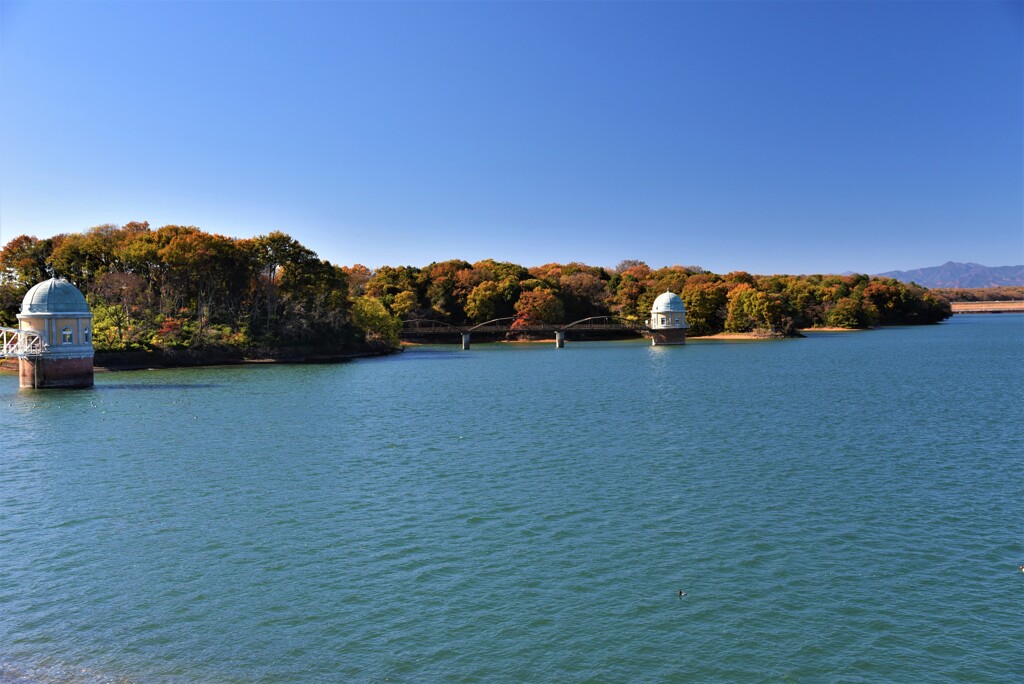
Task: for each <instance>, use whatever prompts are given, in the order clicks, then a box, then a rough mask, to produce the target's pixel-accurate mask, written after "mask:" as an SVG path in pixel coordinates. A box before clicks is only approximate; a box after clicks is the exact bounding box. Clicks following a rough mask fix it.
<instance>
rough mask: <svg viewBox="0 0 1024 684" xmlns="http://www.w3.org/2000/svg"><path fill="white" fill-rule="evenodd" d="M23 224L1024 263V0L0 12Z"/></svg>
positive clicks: (9, 215)
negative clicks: (134, 224) (140, 223)
mask: <svg viewBox="0 0 1024 684" xmlns="http://www.w3.org/2000/svg"><path fill="white" fill-rule="evenodd" d="M0 22H2V23H0V149H2V154H0V242H7V241H8V240H10V239H11V238H13V237H15V236H17V235H19V234H22V233H28V234H33V235H37V236H38V237H46V236H49V235H53V234H56V233H60V232H72V231H80V230H84V229H86V228H88V227H90V226H93V225H98V224H102V223H117V224H122V223H126V222H128V221H132V220H148V221H149V222H150V224H151V225H152V226H153V227H158V226H161V225H164V224H167V223H177V224H189V225H196V226H199V227H201V228H203V229H205V230H208V231H211V232H218V233H222V234H225V235H233V236H252V235H257V234H262V233H267V232H269V231H272V230H283V231H285V232H287V233H289V234H291V235H292V236H293V237H295V238H296V239H298V240H299V241H300V242H302V243H303V244H305V245H306V246H308V247H310V248H311V249H313V250H315V251H316V252H318V253H319V254H320V256H321V257H323V258H326V259H330V260H331V261H334V262H335V263H339V264H352V263H357V262H358V263H363V264H366V265H368V266H371V267H375V266H379V265H381V264H392V265H398V264H412V265H425V264H427V263H429V262H431V261H434V260H442V259H448V258H463V259H467V260H470V261H474V260H477V259H482V258H487V257H492V258H495V259H500V260H509V261H515V262H518V263H522V264H525V265H538V264H543V263H547V262H551V261H561V262H567V261H584V262H587V263H591V264H597V265H606V266H612V265H614V264H616V263H617V262H618V261H620V260H622V259H643V260H645V261H647V262H648V263H649V264H651V265H652V266H663V265H672V264H697V265H701V266H704V267H705V268H708V269H711V270H714V271H717V272H727V271H731V270H738V269H742V270H748V271H751V272H756V273H810V272H842V271H847V270H853V271H861V272H881V271H887V270H893V269H908V268H917V267H922V266H931V265H937V264H940V263H942V262H945V261H947V260H954V261H975V262H979V263H983V264H987V265H993V266H995V265H1005V264H1019V263H1024V39H1022V35H1024V4H1022V3H1021V2H1001V3H1000V2H937V3H931V2H796V1H791V2H754V3H747V2H677V3H654V2H649V3H612V2H602V3H596V2H594V3H591V2H560V3H555V2H529V3H528V2H500V3H499V2H493V3H468V2H444V3H430V2H411V3H407V2H386V3H357V2H318V3H295V2H289V3H272V2H261V3H243V2H217V3H212V2H211V3H203V2H190V3H165V2H140V3H118V2H102V3H98V2H97V3H93V2H77V3H58V2H43V3H20V2H10V1H9V0H2V2H0Z"/></svg>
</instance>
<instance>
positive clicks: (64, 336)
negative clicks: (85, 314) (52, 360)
mask: <svg viewBox="0 0 1024 684" xmlns="http://www.w3.org/2000/svg"><path fill="white" fill-rule="evenodd" d="M73 341H74V340H73V338H72V335H71V328H70V327H67V326H65V327H64V329H63V330H61V331H60V343H61V344H71V343H72V342H73Z"/></svg>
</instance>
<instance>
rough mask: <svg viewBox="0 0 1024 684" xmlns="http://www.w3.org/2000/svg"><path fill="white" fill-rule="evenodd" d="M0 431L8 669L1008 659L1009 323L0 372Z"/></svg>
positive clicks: (719, 671) (86, 676)
mask: <svg viewBox="0 0 1024 684" xmlns="http://www.w3.org/2000/svg"><path fill="white" fill-rule="evenodd" d="M0 438H2V444H3V451H2V453H0V681H2V682H5V683H10V682H18V683H20V682H30V681H31V682H37V681H38V682H51V681H56V682H68V683H77V682H86V683H91V682H211V683H214V682H215V683H225V684H232V683H236V682H238V683H241V682H348V681H353V682H364V681H371V682H382V681H395V682H441V681H445V682H451V681H458V682H547V681H551V682H554V681H558V682H582V681H600V682H634V681H652V682H653V681H666V682H669V681H699V682H707V681H728V682H747V681H752V682H757V681H793V682H820V681H849V682H856V681H864V682H877V681H882V680H887V681H893V680H895V681H905V682H915V681H929V682H942V681H949V682H954V681H955V682H1007V681H1020V680H1021V678H1022V676H1024V650H1022V649H1021V648H1020V646H1021V644H1022V643H1024V621H1022V620H1021V616H1022V614H1024V573H1021V572H1020V571H1019V570H1018V569H1017V565H1019V564H1021V563H1024V503H1022V501H1024V497H1022V495H1024V458H1022V455H1024V316H1018V315H1004V316H974V317H969V316H960V317H955V318H954V319H952V320H950V321H948V322H946V323H944V324H942V325H939V326H929V327H920V328H889V329H883V330H877V331H871V332H860V333H838V334H825V333H820V334H814V335H812V336H809V337H807V338H806V339H799V340H782V341H762V342H739V343H722V342H714V343H711V342H704V343H701V342H697V343H691V344H688V345H686V346H685V347H658V348H652V347H649V346H647V345H646V344H645V343H643V342H640V341H637V342H612V343H573V342H572V341H571V340H570V341H569V342H568V343H567V345H566V348H565V349H562V350H556V349H554V348H553V346H552V345H547V344H544V345H539V344H523V345H509V344H491V345H484V344H478V345H474V347H473V349H472V350H471V351H468V352H463V351H459V350H457V349H456V347H455V346H447V347H418V348H415V349H413V350H410V351H408V352H406V353H404V354H402V355H399V356H395V357H390V358H384V359H374V360H367V361H358V362H353V363H348V364H342V365H318V366H261V367H253V366H248V367H227V368H206V369H188V370H173V371H172V370H167V371H152V372H150V371H145V372H126V373H108V374H101V375H97V378H96V387H95V388H94V389H92V390H86V391H75V392H66V391H41V392H40V391H36V392H29V391H20V392H19V391H18V388H17V378H16V377H15V376H12V375H5V376H0ZM680 589H682V590H684V591H686V592H687V595H686V596H685V597H684V598H680V597H679V596H678V595H677V592H678V590H680Z"/></svg>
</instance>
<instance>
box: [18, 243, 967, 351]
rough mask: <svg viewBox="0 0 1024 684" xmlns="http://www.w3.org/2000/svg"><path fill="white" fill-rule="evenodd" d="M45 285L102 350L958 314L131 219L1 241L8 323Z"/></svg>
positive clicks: (898, 298) (884, 300)
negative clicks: (397, 255)
mask: <svg viewBox="0 0 1024 684" xmlns="http://www.w3.org/2000/svg"><path fill="white" fill-rule="evenodd" d="M51 275H59V276H63V277H66V278H68V279H69V280H70V281H72V282H73V283H74V284H75V285H76V286H78V287H79V288H80V289H81V290H82V291H83V292H84V293H85V294H86V297H87V299H88V300H89V302H90V305H91V306H92V309H93V313H94V315H95V319H94V339H95V341H96V344H97V346H98V347H99V348H104V349H149V348H161V347H162V348H169V347H203V346H229V347H235V348H238V347H241V348H245V349H248V348H260V347H280V346H287V345H327V346H330V347H333V348H339V347H345V346H346V345H357V344H364V343H366V342H367V341H377V342H379V343H384V344H390V345H394V344H397V340H398V333H399V330H400V326H401V321H402V320H411V319H432V320H438V321H443V322H446V323H449V324H452V325H466V324H478V323H484V322H486V321H490V320H495V319H510V325H511V327H512V328H513V329H517V328H518V329H522V328H526V329H528V328H529V327H530V326H531V325H533V324H538V323H546V324H558V323H568V322H572V321H578V320H581V319H584V318H588V317H591V316H616V317H619V318H621V319H624V320H627V321H635V322H641V323H642V322H643V321H645V320H646V318H647V316H648V313H649V312H650V309H651V305H652V303H653V301H654V299H655V298H656V297H657V296H658V295H659V294H661V293H662V292H665V291H672V292H675V293H677V294H678V295H679V296H680V297H681V298H682V300H683V302H684V303H685V305H686V309H687V319H688V322H689V324H690V326H691V327H690V332H691V334H693V335H709V334H715V333H719V332H723V331H735V332H754V333H758V334H765V335H782V336H785V335H793V334H795V333H796V331H797V330H798V329H801V328H809V327H815V326H836V327H842V328H865V327H873V326H876V325H893V324H918V323H935V322H938V321H941V320H943V319H945V318H947V317H948V316H950V314H951V311H950V306H949V303H948V302H947V301H946V299H945V298H942V297H939V296H937V295H936V294H935V293H933V292H930V291H928V290H926V289H925V288H922V287H918V286H917V285H913V284H905V283H902V282H899V281H897V280H893V279H890V278H871V277H869V276H866V275H844V276H838V275H809V276H791V275H770V276H760V275H752V274H750V273H746V272H743V271H735V272H732V273H727V274H725V275H717V274H714V273H709V272H707V271H705V270H704V269H702V268H700V267H697V266H671V267H665V268H659V269H652V268H651V267H650V266H648V265H647V264H645V263H643V262H642V261H635V260H630V261H623V262H620V263H619V264H618V265H617V266H616V267H614V268H604V267H600V266H589V265H587V264H582V263H575V262H574V263H568V264H556V263H551V264H545V265H543V266H536V267H531V268H526V267H523V266H520V265H518V264H513V263H508V262H502V261H495V260H493V259H486V260H483V261H478V262H476V263H469V262H467V261H462V260H458V259H453V260H449V261H443V262H435V263H432V264H429V265H427V266H425V267H422V268H421V267H415V266H382V267H381V268H379V269H377V270H376V271H373V270H371V269H369V268H367V267H365V266H362V265H360V264H356V265H354V266H346V267H339V266H335V265H333V264H331V263H329V262H327V261H323V260H321V259H319V258H318V257H317V255H316V254H315V253H314V252H312V251H311V250H309V249H308V248H306V247H304V246H303V245H301V244H299V243H298V242H297V241H296V240H294V239H292V238H291V237H289V236H288V235H286V234H284V233H281V232H273V233H270V234H268V235H261V236H258V237H255V238H249V239H235V238H229V237H225V236H222V235H216V234H212V233H207V232H204V231H202V230H200V229H198V228H195V227H193V226H174V225H170V226H163V227H162V228H159V229H157V230H152V229H150V227H149V225H148V224H146V223H129V224H127V225H125V226H120V227H118V226H99V227H97V228H93V229H91V230H88V231H86V232H85V233H71V234H62V235H57V236H55V237H53V238H48V239H45V240H38V239H36V238H33V237H29V236H24V235H22V236H18V237H16V238H14V239H13V240H11V241H10V242H9V243H7V245H6V246H5V247H4V248H3V250H2V251H0V318H2V322H3V323H4V324H5V325H10V324H12V323H13V322H14V316H15V314H16V313H17V311H18V307H19V305H20V302H21V297H22V296H23V295H24V292H25V290H26V289H27V288H28V287H29V286H30V285H32V284H34V283H36V282H39V281H40V280H43V279H45V278H48V277H51Z"/></svg>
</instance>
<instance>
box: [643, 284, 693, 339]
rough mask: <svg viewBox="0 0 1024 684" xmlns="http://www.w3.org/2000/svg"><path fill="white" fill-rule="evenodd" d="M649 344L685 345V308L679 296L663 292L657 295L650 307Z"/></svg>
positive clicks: (686, 325) (686, 326)
mask: <svg viewBox="0 0 1024 684" xmlns="http://www.w3.org/2000/svg"><path fill="white" fill-rule="evenodd" d="M648 327H649V328H650V329H651V344H653V345H659V344H686V329H687V328H689V327H690V325H689V324H688V323H687V322H686V306H684V305H683V300H682V299H680V298H679V295H677V294H674V293H672V292H665V293H663V294H660V295H658V298H657V299H655V300H654V306H652V307H651V320H650V321H648Z"/></svg>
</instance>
